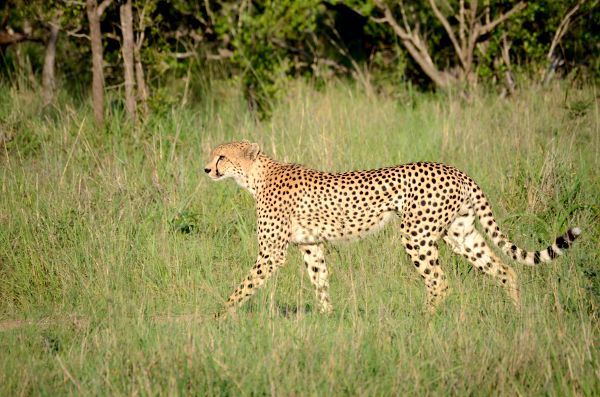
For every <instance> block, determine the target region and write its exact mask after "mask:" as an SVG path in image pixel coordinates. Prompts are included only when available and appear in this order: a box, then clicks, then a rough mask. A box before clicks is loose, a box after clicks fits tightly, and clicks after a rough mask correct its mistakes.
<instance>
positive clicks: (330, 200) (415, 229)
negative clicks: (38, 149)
mask: <svg viewBox="0 0 600 397" xmlns="http://www.w3.org/2000/svg"><path fill="white" fill-rule="evenodd" d="M204 171H205V172H206V173H207V174H208V176H209V177H210V178H211V179H213V180H215V181H218V180H222V179H225V178H233V179H235V181H236V182H237V183H238V184H239V185H240V186H242V187H243V188H245V189H246V190H248V191H249V192H250V193H251V194H252V195H253V196H254V198H255V200H256V218H257V219H256V221H257V231H258V245H259V252H258V256H257V258H256V263H255V265H254V266H253V267H252V269H251V270H250V274H249V275H248V277H246V278H245V279H244V280H243V281H242V282H241V284H240V285H239V287H237V288H236V290H235V291H234V292H233V294H231V296H230V297H229V299H228V300H227V304H226V309H227V311H229V312H234V311H235V309H236V308H237V307H238V306H239V305H240V304H242V303H243V302H244V301H245V300H246V299H248V297H250V296H251V295H253V294H254V293H255V292H256V290H257V289H258V288H259V287H261V286H262V285H263V284H264V283H265V281H266V280H267V279H268V278H269V277H271V276H272V275H273V273H274V272H275V271H276V270H277V268H279V267H280V266H282V265H283V263H284V261H285V257H286V252H287V248H288V245H289V244H290V243H293V244H297V245H299V247H300V249H301V251H302V252H303V254H304V263H305V265H306V269H307V270H308V274H309V277H310V281H311V282H312V284H313V285H314V286H315V289H316V297H317V301H318V305H319V309H320V311H321V312H331V310H332V306H331V303H330V299H329V292H328V289H329V281H328V272H327V267H326V265H325V259H324V255H323V243H325V242H327V241H340V240H352V239H358V238H362V237H364V236H366V235H367V234H370V233H373V232H375V231H377V230H379V229H381V228H382V227H383V226H384V225H385V224H386V223H387V222H388V221H389V220H390V219H392V218H393V217H394V216H400V218H401V224H400V231H401V235H402V237H401V238H402V243H403V245H404V247H405V248H406V251H407V252H408V254H409V255H410V257H411V260H412V262H413V264H414V266H415V268H416V269H417V271H418V272H419V273H420V275H421V277H422V278H423V279H424V281H425V286H426V288H427V306H428V309H429V310H430V311H431V312H433V311H434V310H435V308H436V306H437V305H438V304H439V303H440V302H442V301H443V300H444V298H445V297H446V295H447V294H448V283H447V281H446V275H445V274H444V272H443V271H442V268H441V267H440V265H439V263H438V246H437V244H438V241H439V240H440V239H443V240H444V241H445V242H446V243H447V244H448V245H449V246H450V247H451V248H452V250H453V251H454V252H455V253H457V254H460V255H462V256H464V257H465V258H467V260H468V261H469V262H470V263H471V264H472V265H473V266H475V267H476V268H477V269H479V270H481V271H482V272H484V273H486V274H489V275H490V276H492V277H495V278H496V279H497V280H498V282H499V284H500V285H501V286H502V287H504V288H505V289H506V291H507V293H508V294H509V296H510V297H511V298H512V301H513V302H514V304H515V306H516V307H517V308H519V305H520V298H519V288H518V285H517V277H516V274H515V272H514V271H513V270H512V269H511V268H510V267H509V266H507V265H505V264H504V263H502V261H501V260H500V258H498V256H496V254H494V252H493V251H492V250H491V249H490V247H489V246H488V243H487V242H486V240H485V239H484V237H483V236H482V235H481V233H480V232H479V231H478V230H477V229H476V228H475V219H479V222H480V223H481V226H482V227H483V229H484V231H485V233H486V234H487V236H488V238H489V239H490V240H491V241H492V242H493V243H494V245H496V246H497V247H498V248H500V249H501V250H502V252H504V253H505V254H506V255H508V256H509V257H511V258H512V259H514V260H515V261H517V262H520V263H523V264H526V265H537V264H538V263H541V262H550V261H551V260H552V259H554V258H556V257H557V256H559V255H561V254H562V253H563V251H564V250H566V249H567V248H569V247H570V245H571V243H572V242H573V241H574V240H575V239H576V238H577V236H579V234H580V233H581V230H580V229H579V228H571V229H569V230H568V231H567V232H566V233H565V234H564V235H562V236H560V237H558V238H557V239H556V241H555V242H554V244H552V245H551V246H549V247H548V248H546V249H545V250H543V251H525V250H522V249H520V248H518V247H517V246H516V245H515V244H513V243H511V242H510V241H509V240H508V238H507V237H506V236H505V235H504V234H503V233H502V232H501V231H500V229H499V227H498V224H497V223H496V220H495V219H494V216H493V215H492V211H491V208H490V205H489V203H488V201H487V200H486V198H485V195H484V194H483V191H482V190H481V189H480V188H479V186H477V184H476V183H475V182H474V181H473V180H472V179H471V178H470V177H469V176H467V175H466V174H465V173H463V172H461V171H459V170H457V169H456V168H453V167H451V166H448V165H444V164H435V163H412V164H405V165H399V166H395V167H388V168H381V169H376V170H370V171H352V172H344V173H340V174H333V173H328V172H321V171H315V170H311V169H308V168H305V167H303V166H301V165H297V164H285V163H280V162H277V161H275V160H273V159H271V158H269V157H268V156H266V155H264V154H263V153H262V152H261V151H260V148H259V146H258V144H256V143H250V142H248V141H241V142H232V143H227V144H223V145H220V146H217V147H216V148H215V149H214V150H213V152H212V154H211V160H210V162H209V163H208V164H207V165H206V167H205V169H204Z"/></svg>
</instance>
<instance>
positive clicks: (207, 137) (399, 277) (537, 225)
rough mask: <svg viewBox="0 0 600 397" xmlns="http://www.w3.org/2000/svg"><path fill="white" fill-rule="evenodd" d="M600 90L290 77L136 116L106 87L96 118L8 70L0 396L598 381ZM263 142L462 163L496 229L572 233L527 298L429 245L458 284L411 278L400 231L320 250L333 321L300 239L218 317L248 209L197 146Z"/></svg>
mask: <svg viewBox="0 0 600 397" xmlns="http://www.w3.org/2000/svg"><path fill="white" fill-rule="evenodd" d="M596 90H597V88H596V87H595V86H584V87H577V86H574V85H571V84H569V83H566V82H562V83H556V84H555V85H553V86H552V87H547V88H540V87H537V86H535V85H531V86H529V87H525V88H522V90H521V91H520V92H518V93H517V94H516V95H515V96H513V97H511V98H509V99H502V98H499V97H498V96H497V95H495V94H485V93H481V94H477V95H475V96H473V97H472V98H471V99H470V100H468V101H465V100H464V99H461V98H459V97H454V96H453V95H442V94H439V95H436V96H431V95H425V94H418V93H412V92H410V90H407V91H406V93H404V94H400V95H398V96H397V97H390V96H386V95H374V96H373V95H371V96H369V95H366V94H364V93H363V91H362V90H361V89H359V88H358V87H355V86H353V85H350V84H346V83H341V82H340V83H335V84H330V85H328V86H326V87H325V88H323V89H321V90H315V89H313V88H311V87H310V86H308V85H306V84H294V85H293V86H292V87H291V88H290V89H289V90H288V93H287V96H286V98H285V99H284V100H283V101H282V102H281V103H280V104H279V105H277V106H276V107H275V109H274V113H273V117H272V119H271V120H270V121H267V122H256V121H255V120H254V119H253V118H252V116H251V115H250V114H249V113H248V112H247V110H246V107H245V105H244V102H243V100H242V99H241V98H239V97H238V96H237V95H235V94H233V93H234V92H235V90H233V89H230V88H228V87H226V86H216V87H215V88H214V91H213V94H212V95H211V96H207V97H205V98H204V99H203V100H202V101H201V103H200V104H198V105H194V106H187V107H181V106H179V105H177V104H174V105H172V106H165V107H163V108H162V112H161V111H155V112H154V113H152V115H151V116H150V117H149V118H148V119H147V120H146V122H145V123H144V124H143V125H139V126H134V127H132V126H129V125H128V124H127V123H126V122H125V121H124V120H123V116H122V110H121V109H120V108H119V106H118V104H115V103H113V106H112V107H111V108H110V109H109V110H108V112H109V113H110V116H109V117H108V122H107V126H106V128H105V129H104V130H101V131H98V130H96V129H94V127H93V124H92V115H91V112H90V109H89V107H88V105H87V104H79V103H78V102H77V101H75V100H73V99H69V98H68V97H67V96H66V95H63V96H62V97H61V99H60V105H58V106H57V107H56V108H55V109H51V110H46V111H42V110H41V107H40V99H39V96H38V95H36V94H35V93H34V92H32V91H28V90H27V89H18V88H15V87H9V86H2V87H0V95H1V97H2V98H3V99H2V101H0V120H2V122H1V124H0V125H1V127H2V131H1V132H2V134H3V136H4V137H5V138H6V137H9V138H12V140H11V141H10V142H7V139H4V145H3V146H2V148H1V149H2V150H1V156H0V175H1V176H0V186H1V195H0V226H1V227H0V395H6V396H8V395H30V394H34V395H38V394H41V395H69V394H83V395H178V394H179V395H182V394H192V395H264V394H273V395H411V394H419V395H449V394H453V395H481V396H487V395H511V396H513V395H555V396H565V395H589V396H592V395H598V393H599V392H600V381H599V379H600V352H599V349H598V343H599V335H600V332H599V331H600V330H599V327H598V326H599V323H598V316H599V313H600V312H599V309H600V306H599V304H600V275H599V274H600V266H599V262H600V246H599V242H598V241H599V238H600V226H599V224H600V223H599V221H600V207H599V198H600V179H599V175H600V130H599V128H600V123H599V119H600V108H599V101H598V92H597V91H596ZM240 138H246V139H250V140H254V141H257V142H259V143H260V144H261V145H262V148H263V150H264V151H265V152H266V153H268V154H270V155H272V156H274V157H275V158H277V159H280V160H285V161H290V162H299V163H302V164H304V165H306V166H310V167H314V168H318V169H324V170H337V171H341V170H349V169H364V168H374V167H380V166H385V165H391V164H399V163H405V162H410V161H417V160H429V161H438V162H446V163H450V164H453V165H455V166H457V167H458V168H460V169H462V170H464V171H466V172H467V173H468V174H469V175H471V176H472V177H473V178H475V180H476V181H478V183H479V184H480V185H481V186H482V187H483V189H484V191H485V192H486V193H487V195H488V197H489V199H490V201H491V203H492V207H493V209H494V212H495V215H496V217H497V219H498V220H499V223H500V225H501V228H502V229H503V230H504V231H505V232H506V233H507V234H508V235H509V236H510V237H511V238H512V239H513V240H514V241H515V242H516V243H517V244H519V245H521V246H523V247H526V248H529V249H533V248H537V249H540V248H544V247H546V245H547V243H549V242H551V241H552V239H553V238H554V237H556V236H557V235H558V234H560V233H562V232H564V231H565V230H566V228H567V227H568V226H580V227H581V228H582V230H583V235H582V237H581V239H580V240H579V241H578V242H577V243H576V244H575V246H574V247H573V249H572V250H571V251H569V253H568V254H567V255H566V256H564V257H561V258H560V259H558V260H556V261H555V262H553V263H552V264H545V265H541V266H539V267H536V268H528V267H525V266H522V265H518V264H515V263H513V262H510V261H508V259H507V262H508V263H510V264H511V265H512V266H513V267H514V268H515V270H516V272H517V274H518V275H519V282H520V285H521V289H522V298H523V310H522V312H521V313H518V312H516V311H515V309H514V308H513V306H512V304H511V302H510V301H509V299H508V297H507V296H506V294H505V293H504V292H503V291H502V290H501V289H499V288H498V287H497V286H496V285H495V284H494V283H493V281H492V280H490V279H488V278H486V277H485V276H483V275H480V274H478V273H477V272H476V271H475V270H474V269H473V268H472V267H471V266H470V265H469V264H468V263H467V262H466V261H465V260H464V259H462V258H459V257H457V256H455V255H453V254H451V252H450V250H449V249H448V248H447V247H445V246H444V245H443V244H442V248H441V250H442V251H441V260H440V262H441V264H442V266H443V267H444V269H445V271H446V273H447V274H448V277H449V282H450V286H451V288H452V294H451V295H450V297H449V299H448V300H447V301H446V303H445V304H444V305H442V306H441V308H440V309H439V311H438V312H437V313H436V314H435V315H433V316H429V315H428V314H426V312H425V310H424V299H425V294H424V287H423V284H422V282H421V280H420V277H419V276H418V274H417V273H416V272H415V271H414V269H412V266H411V265H410V263H409V260H408V258H407V257H406V255H405V253H404V251H403V249H402V247H401V244H400V242H399V235H398V230H397V228H395V227H394V226H393V225H390V226H388V227H387V228H386V229H384V231H383V232H381V233H379V234H377V235H375V236H372V237H370V238H368V239H366V240H363V241H361V242H358V243H353V244H342V245H333V246H329V247H328V256H327V259H328V262H329V266H330V269H331V272H332V280H331V284H332V285H331V295H332V299H333V303H334V305H335V310H334V313H333V314H332V315H331V316H323V315H319V314H318V313H316V312H315V310H314V307H315V302H314V300H313V290H312V286H311V284H310V282H309V281H308V279H307V277H306V275H305V274H304V269H303V266H301V261H300V254H299V252H298V251H297V249H295V248H293V247H292V248H291V249H290V251H289V256H288V261H287V265H286V266H285V267H284V268H282V269H281V271H280V272H279V273H278V274H277V275H276V277H274V279H273V280H272V282H270V283H268V285H267V287H266V288H265V289H264V290H263V291H261V292H260V293H258V294H257V296H255V297H254V298H253V299H252V300H251V301H250V302H249V303H248V304H247V305H246V306H245V307H244V308H243V309H242V310H241V311H240V313H239V317H238V319H237V320H228V321H223V322H219V321H216V320H213V319H212V314H213V313H214V312H216V311H217V310H218V309H219V308H220V307H221V305H222V304H223V303H224V300H225V299H226V298H227V296H228V295H229V293H230V292H231V291H232V289H233V288H234V287H235V285H237V283H238V282H239V281H240V280H241V279H242V277H244V276H245V275H246V272H247V271H248V269H249V267H250V266H251V265H252V263H253V260H254V257H255V254H256V249H257V247H256V246H257V244H256V237H255V226H254V219H255V218H254V203H253V200H252V198H251V196H250V195H249V194H248V193H246V192H244V191H242V190H241V189H240V188H238V187H237V186H236V185H235V184H234V183H233V182H232V181H228V182H224V183H217V184H216V183H211V182H210V181H209V180H208V178H206V177H205V176H204V175H203V172H202V168H203V165H204V163H205V161H206V159H207V155H208V153H209V150H210V148H211V147H213V146H214V145H215V144H218V143H222V142H224V141H228V140H232V139H240Z"/></svg>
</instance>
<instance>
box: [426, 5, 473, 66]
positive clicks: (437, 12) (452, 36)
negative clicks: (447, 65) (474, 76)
mask: <svg viewBox="0 0 600 397" xmlns="http://www.w3.org/2000/svg"><path fill="white" fill-rule="evenodd" d="M429 4H430V5H431V9H432V10H433V13H434V14H435V16H436V18H437V19H438V20H439V21H440V22H441V23H442V26H444V29H446V33H448V37H449V38H450V41H451V42H452V45H453V46H454V51H456V55H458V58H459V59H460V62H461V63H462V64H463V65H464V61H465V60H464V53H463V49H462V48H461V46H460V44H459V42H458V40H456V35H455V34H454V31H453V30H452V27H451V26H450V22H448V19H447V18H446V17H445V16H444V14H442V12H441V11H440V9H439V8H438V6H437V4H436V3H435V0H429Z"/></svg>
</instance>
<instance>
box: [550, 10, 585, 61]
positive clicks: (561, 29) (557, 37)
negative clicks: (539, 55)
mask: <svg viewBox="0 0 600 397" xmlns="http://www.w3.org/2000/svg"><path fill="white" fill-rule="evenodd" d="M584 2H585V0H579V1H578V2H577V4H576V5H575V7H573V8H572V9H571V10H570V11H569V12H568V13H567V14H566V15H565V17H564V18H563V19H562V21H560V24H559V25H558V28H557V29H556V33H554V38H553V39H552V43H551V44H550V50H549V51H548V55H547V58H548V60H552V57H553V56H554V50H555V49H556V46H557V45H558V43H560V41H561V40H562V38H563V37H564V36H565V34H566V33H567V31H568V30H569V24H570V23H571V18H573V15H575V13H576V12H577V11H578V10H579V8H580V7H581V6H582V4H583V3H584Z"/></svg>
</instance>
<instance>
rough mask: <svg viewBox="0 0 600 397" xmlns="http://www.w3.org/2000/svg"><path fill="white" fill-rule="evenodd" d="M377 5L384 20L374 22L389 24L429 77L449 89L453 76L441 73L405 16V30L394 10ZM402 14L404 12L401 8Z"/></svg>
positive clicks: (379, 3)
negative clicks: (396, 17) (394, 14)
mask: <svg viewBox="0 0 600 397" xmlns="http://www.w3.org/2000/svg"><path fill="white" fill-rule="evenodd" d="M375 3H376V4H377V6H378V7H379V9H380V10H381V11H383V14H384V17H383V18H377V19H375V18H373V20H374V21H376V22H379V23H382V22H385V23H387V24H388V25H389V26H390V27H391V28H392V30H393V31H394V33H396V35H397V36H398V37H399V38H400V40H401V41H402V44H403V45H404V47H405V48H406V50H407V51H408V53H409V54H410V55H411V57H412V58H413V59H414V60H415V62H417V63H418V64H419V66H420V67H421V69H422V70H423V72H424V73H425V74H426V75H427V76H429V78H430V79H431V80H433V82H434V83H435V84H436V85H437V86H439V87H447V86H448V85H449V84H450V83H451V82H452V80H453V78H452V76H451V75H450V74H448V73H446V72H443V71H440V70H439V69H438V68H437V67H436V66H435V64H434V63H433V61H432V59H431V56H430V55H429V51H428V49H427V45H426V44H425V43H424V42H423V40H422V39H421V37H420V35H419V34H418V32H417V31H412V30H411V28H410V26H408V22H407V20H406V17H405V15H404V14H403V20H404V24H405V28H403V27H402V26H400V25H399V24H398V22H397V21H396V19H395V18H394V16H393V14H392V10H390V8H389V7H388V6H387V5H386V4H385V3H384V2H383V1H381V0H375ZM400 10H401V12H404V9H403V7H402V6H401V9H400Z"/></svg>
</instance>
